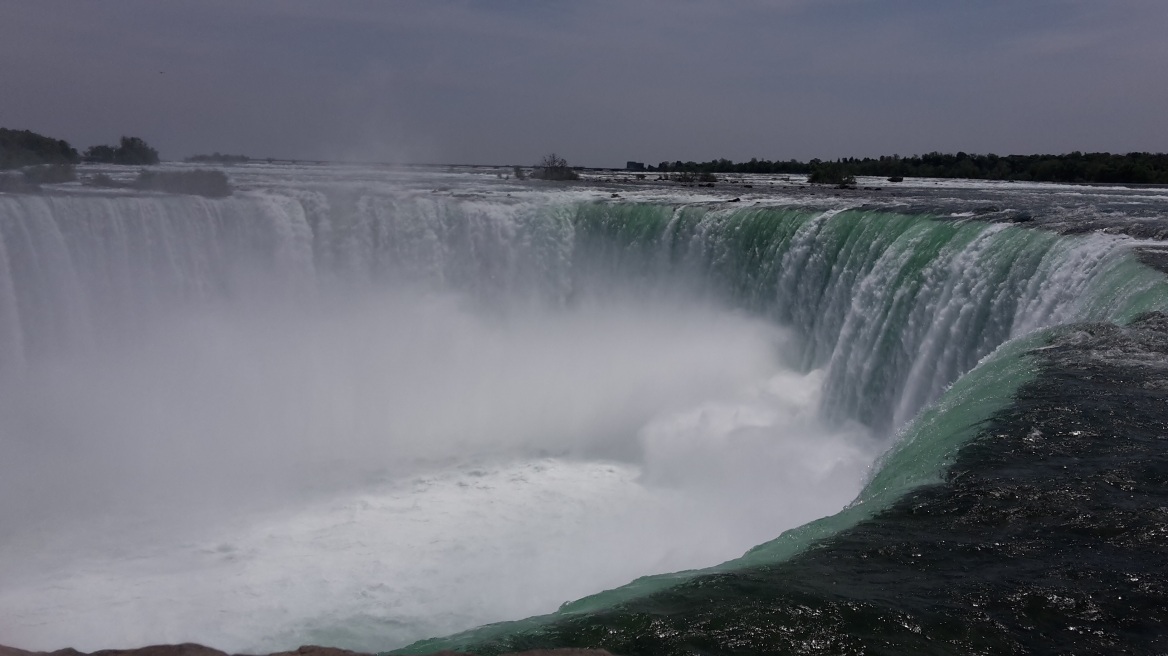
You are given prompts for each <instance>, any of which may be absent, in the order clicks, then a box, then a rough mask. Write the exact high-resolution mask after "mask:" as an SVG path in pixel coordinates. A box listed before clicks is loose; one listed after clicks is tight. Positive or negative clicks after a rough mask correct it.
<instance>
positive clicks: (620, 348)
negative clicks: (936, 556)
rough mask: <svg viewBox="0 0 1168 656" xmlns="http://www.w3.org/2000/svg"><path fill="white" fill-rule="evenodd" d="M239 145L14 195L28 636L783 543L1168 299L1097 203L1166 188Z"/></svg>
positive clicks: (498, 600)
mask: <svg viewBox="0 0 1168 656" xmlns="http://www.w3.org/2000/svg"><path fill="white" fill-rule="evenodd" d="M110 171H111V172H112V173H113V174H114V175H117V174H118V171H117V169H116V168H112V169H110ZM228 173H229V175H230V177H231V178H232V181H233V182H234V183H235V185H236V187H237V188H236V191H235V193H234V194H233V195H232V196H231V197H229V198H224V199H205V198H200V197H196V196H173V195H163V194H149V193H138V192H134V193H130V192H125V191H103V192H96V191H93V190H90V189H85V188H82V187H80V186H73V185H68V184H66V185H61V186H59V187H58V188H56V189H53V190H52V191H50V192H47V193H45V194H41V195H19V194H0V448H2V449H3V453H2V457H0V554H2V555H3V558H0V638H3V642H5V643H7V644H14V645H18V646H20V647H23V648H30V649H43V650H50V649H58V648H62V647H66V646H70V647H75V648H79V649H83V650H93V649H100V648H108V647H113V646H130V645H138V644H148V643H160V642H184V641H198V642H201V643H204V644H208V645H211V646H214V647H216V648H219V649H224V650H228V651H237V652H238V651H248V650H258V651H272V650H279V649H287V648H291V647H294V646H295V645H298V644H303V643H319V644H331V645H336V646H340V647H347V648H354V649H366V650H374V651H376V650H387V649H394V648H400V647H404V646H406V645H408V644H409V643H411V642H414V641H416V640H421V639H425V638H430V637H433V636H439V635H444V634H450V633H454V632H459V631H466V630H469V629H473V628H475V627H478V626H480V625H483V624H487V623H492V622H499V621H503V620H516V619H521V618H524V617H528V616H544V615H548V614H551V613H553V612H555V611H556V610H557V609H558V608H560V607H561V605H562V604H564V603H565V602H569V601H572V600H576V599H580V598H581V597H587V596H589V595H597V594H598V593H602V594H599V596H597V597H591V598H590V599H588V600H585V601H584V602H578V603H577V604H575V605H572V604H569V605H568V606H565V612H568V611H570V610H571V609H572V608H584V607H587V608H589V609H596V608H605V607H608V606H610V605H612V604H616V603H619V602H621V601H623V600H627V599H629V598H633V597H635V596H637V595H640V594H644V593H646V592H647V591H651V590H660V589H664V588H667V587H668V586H669V585H673V584H674V583H676V582H678V581H684V580H686V579H688V578H690V577H692V576H696V575H698V574H699V572H690V571H689V570H698V569H701V568H711V567H715V566H719V565H721V570H719V571H729V570H733V569H736V568H745V567H752V566H757V565H759V564H760V563H774V562H779V561H781V560H782V559H784V558H788V557H789V556H790V555H792V554H795V553H798V552H800V551H801V550H803V549H805V548H806V546H807V545H808V544H810V543H811V542H812V541H813V540H815V539H819V538H822V537H823V536H825V535H831V534H833V533H835V532H837V531H840V530H843V529H846V528H847V527H848V526H851V525H853V524H855V522H857V521H860V520H861V519H863V518H865V517H870V516H871V515H872V513H875V512H877V511H878V510H880V509H881V508H885V507H888V506H889V504H891V503H893V502H894V501H895V500H896V499H897V498H899V497H900V496H901V495H903V494H904V493H905V492H907V491H908V490H911V489H914V488H916V487H918V486H920V485H924V484H927V483H933V482H936V481H938V480H941V478H942V476H943V474H944V470H945V467H946V466H947V465H948V464H950V463H951V462H952V461H953V458H954V456H955V454H956V453H957V450H958V449H959V448H960V447H961V444H962V440H965V439H968V438H969V437H970V432H971V431H972V430H973V428H974V427H976V426H978V425H979V424H980V422H983V421H985V420H986V419H988V418H989V417H990V415H991V414H992V413H994V412H995V411H997V410H999V409H1000V408H1001V407H1003V406H1004V405H1005V404H1006V403H1008V402H1009V400H1010V395H1011V394H1012V393H1013V392H1014V391H1015V390H1017V389H1018V388H1019V387H1020V386H1022V385H1024V384H1025V383H1026V382H1027V381H1029V380H1032V379H1033V376H1034V367H1033V366H1032V365H1031V364H1030V361H1029V360H1028V359H1027V357H1026V356H1025V354H1024V353H1023V351H1024V350H1025V348H1031V347H1033V346H1034V345H1035V340H1036V339H1038V338H1040V337H1041V336H1043V335H1045V334H1046V332H1044V331H1047V330H1049V329H1051V328H1054V327H1058V326H1063V325H1068V324H1072V323H1075V322H1084V321H1095V322H1111V323H1116V324H1126V323H1128V322H1130V321H1132V320H1134V319H1136V318H1137V317H1139V316H1141V315H1142V314H1143V313H1146V312H1149V311H1165V310H1168V286H1166V283H1165V280H1164V276H1163V275H1162V274H1161V273H1160V272H1158V271H1156V270H1154V269H1152V268H1150V267H1147V266H1145V265H1144V264H1143V263H1141V254H1142V253H1146V252H1149V251H1150V250H1154V249H1155V248H1157V247H1158V246H1157V245H1158V244H1160V243H1162V242H1158V241H1149V240H1148V239H1147V235H1142V236H1143V237H1144V238H1143V239H1135V238H1133V237H1130V236H1128V235H1125V234H1107V232H1108V231H1092V232H1085V233H1084V234H1075V235H1071V234H1062V233H1065V232H1068V231H1067V230H1065V229H1063V228H1064V227H1065V225H1064V224H1065V222H1067V221H1069V220H1071V218H1073V216H1072V215H1073V214H1074V213H1075V212H1076V211H1078V210H1079V209H1081V208H1094V209H1098V208H1099V207H1104V208H1108V209H1110V208H1113V207H1121V208H1125V209H1123V211H1122V216H1123V217H1125V218H1128V219H1130V220H1132V221H1142V220H1144V217H1142V216H1141V215H1140V214H1139V212H1140V211H1141V210H1140V209H1139V207H1136V208H1135V209H1133V208H1132V206H1143V205H1146V206H1147V207H1149V208H1151V209H1150V210H1147V211H1150V212H1159V211H1162V209H1163V207H1164V205H1166V204H1168V195H1166V194H1164V193H1162V192H1160V191H1152V190H1144V191H1142V192H1140V193H1139V194H1137V193H1134V192H1129V191H1126V190H1118V189H1098V190H1086V191H1085V190H1083V189H1080V188H1073V187H1058V186H1054V185H1050V186H1039V185H1034V186H1014V187H1012V188H1006V186H1004V185H997V186H994V185H984V186H982V187H979V186H977V185H971V186H969V188H957V189H954V188H952V187H943V188H940V189H932V188H927V187H926V188H909V189H907V190H905V191H904V192H903V195H900V196H896V197H892V196H876V195H875V194H873V195H872V197H866V196H863V195H857V196H854V197H846V198H843V197H833V196H825V195H823V194H820V195H818V196H817V195H815V193H813V192H807V191H800V190H799V189H798V188H797V187H796V186H795V185H794V184H784V183H781V182H779V181H777V180H756V181H754V182H755V184H754V185H753V186H752V187H751V189H754V188H759V189H760V191H757V192H753V191H752V192H749V193H750V195H748V196H744V197H743V198H742V199H741V200H737V202H734V203H729V202H726V201H728V200H730V199H728V198H724V197H721V196H716V195H713V194H714V192H713V191H712V190H704V189H703V190H700V192H699V191H695V190H693V189H685V188H680V187H664V188H663V187H659V186H652V185H637V184H635V183H633V182H631V181H628V182H619V181H617V182H614V181H611V180H607V181H602V180H592V181H589V182H585V183H582V184H579V185H572V186H556V185H552V184H546V185H544V184H539V183H520V182H517V181H511V180H504V179H501V178H500V177H496V175H495V172H494V171H489V172H485V173H488V174H484V172H483V171H475V170H464V171H439V170H396V171H386V170H382V169H361V168H353V167H293V166H266V165H258V164H257V165H249V166H245V167H237V168H232V169H230V170H229V171H228ZM760 182H765V183H766V184H767V185H769V186H764V185H763V184H760ZM1050 194H1055V195H1056V197H1057V198H1056V201H1057V202H1052V200H1051V198H1050ZM1092 194H1094V196H1092ZM987 195H988V196H989V197H991V198H992V200H993V202H994V203H996V204H997V205H995V206H994V207H992V208H990V209H989V210H986V211H979V212H977V215H975V212H974V210H975V209H976V208H977V207H980V205H979V204H980V203H984V200H983V197H985V196H987ZM1084 195H1086V196H1087V200H1084V199H1083V198H1082V196H1084ZM616 196H619V197H616ZM743 200H744V201H745V202H743ZM1059 203H1063V204H1062V205H1060V204H1059ZM1067 207H1069V208H1070V210H1067V209H1066V208H1067ZM1042 213H1045V215H1048V217H1047V218H1048V219H1049V221H1047V222H1046V223H1043V221H1039V222H1038V223H1043V225H1040V226H1038V227H1035V226H1033V225H1025V224H1024V223H1023V222H1026V223H1029V222H1032V220H1033V216H1035V215H1040V214H1042ZM1092 220H1095V221H1098V220H1099V218H1098V216H1096V217H1095V218H1094V219H1092ZM1060 222H1062V223H1060ZM1116 225H1118V223H1116ZM1111 232H1113V233H1120V232H1122V231H1118V230H1117V231H1111ZM1128 232H1132V231H1128ZM1160 237H1161V238H1162V236H1160ZM979 363H981V364H980V365H979ZM845 508H846V510H845ZM841 510H844V512H843V513H841V514H839V515H836V513H837V512H839V511H841ZM829 516H834V517H831V518H829V519H827V520H823V521H820V522H817V523H815V524H812V525H810V526H805V527H804V528H803V529H800V530H798V531H793V532H790V533H788V534H786V535H784V536H783V538H782V539H780V540H778V541H775V538H778V537H779V536H780V534H782V533H784V531H787V530H788V529H793V528H796V527H800V526H803V525H806V524H807V523H808V522H812V521H813V520H817V519H819V518H824V517H829ZM748 551H749V553H747V552H748ZM743 554H746V555H745V556H743ZM740 557H741V558H740ZM658 574H669V575H670V576H665V577H656V578H646V579H640V580H639V581H638V583H637V584H635V585H633V586H629V587H625V588H621V587H620V586H623V585H624V584H627V583H629V582H630V581H633V580H634V579H638V577H643V576H646V575H658ZM614 589H616V590H614ZM609 590H612V592H605V591H609ZM553 617H554V616H553ZM541 621H544V620H539V621H537V622H536V624H538V623H539V622H541ZM547 621H551V620H547Z"/></svg>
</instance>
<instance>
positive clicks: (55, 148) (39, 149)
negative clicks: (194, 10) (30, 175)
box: [0, 128, 80, 169]
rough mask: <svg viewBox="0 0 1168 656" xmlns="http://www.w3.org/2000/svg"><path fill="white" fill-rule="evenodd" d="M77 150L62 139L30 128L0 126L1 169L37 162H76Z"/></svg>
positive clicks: (32, 164) (31, 164) (77, 158)
mask: <svg viewBox="0 0 1168 656" xmlns="http://www.w3.org/2000/svg"><path fill="white" fill-rule="evenodd" d="M79 159H80V158H79V157H78V156H77V151H76V150H74V149H73V147H72V146H70V145H69V142H67V141H64V140H62V139H53V138H52V137H46V136H44V135H41V134H37V133H36V132H31V131H29V130H9V129H6V128H0V169H15V168H20V167H22V166H34V165H37V164H76V163H77V161H78V160H79Z"/></svg>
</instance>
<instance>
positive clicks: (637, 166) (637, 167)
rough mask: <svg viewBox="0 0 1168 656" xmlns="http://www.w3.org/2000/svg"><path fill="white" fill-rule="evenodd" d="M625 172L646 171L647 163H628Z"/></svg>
mask: <svg viewBox="0 0 1168 656" xmlns="http://www.w3.org/2000/svg"><path fill="white" fill-rule="evenodd" d="M625 170H626V171H644V170H645V163H644V162H626V163H625Z"/></svg>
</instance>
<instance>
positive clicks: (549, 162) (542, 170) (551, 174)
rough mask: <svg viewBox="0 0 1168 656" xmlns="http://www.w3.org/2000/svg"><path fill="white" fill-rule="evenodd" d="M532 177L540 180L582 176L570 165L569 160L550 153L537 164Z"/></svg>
mask: <svg viewBox="0 0 1168 656" xmlns="http://www.w3.org/2000/svg"><path fill="white" fill-rule="evenodd" d="M531 177H533V178H539V179H540V180H579V179H580V176H579V175H577V174H576V172H575V171H573V170H572V167H570V166H568V160H566V159H564V158H563V157H560V156H558V155H556V154H555V153H549V154H548V155H546V156H544V158H543V159H542V160H540V161H539V164H536V165H535V171H533V172H532V173H531Z"/></svg>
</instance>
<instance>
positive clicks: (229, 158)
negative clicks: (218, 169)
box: [186, 151, 251, 164]
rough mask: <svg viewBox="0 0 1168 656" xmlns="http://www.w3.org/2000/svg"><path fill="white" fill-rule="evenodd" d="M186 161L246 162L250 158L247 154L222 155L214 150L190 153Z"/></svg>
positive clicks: (209, 162) (205, 162)
mask: <svg viewBox="0 0 1168 656" xmlns="http://www.w3.org/2000/svg"><path fill="white" fill-rule="evenodd" d="M186 161H187V162H194V163H199V164H246V163H247V162H250V161H251V158H250V157H248V156H247V155H224V154H223V153H220V152H219V151H215V152H213V153H211V154H210V155H191V156H190V157H188V158H186Z"/></svg>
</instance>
